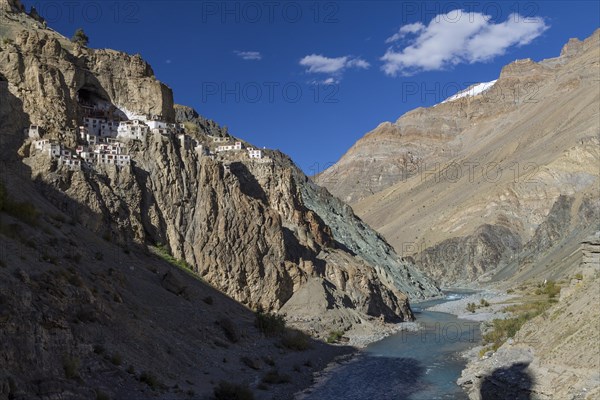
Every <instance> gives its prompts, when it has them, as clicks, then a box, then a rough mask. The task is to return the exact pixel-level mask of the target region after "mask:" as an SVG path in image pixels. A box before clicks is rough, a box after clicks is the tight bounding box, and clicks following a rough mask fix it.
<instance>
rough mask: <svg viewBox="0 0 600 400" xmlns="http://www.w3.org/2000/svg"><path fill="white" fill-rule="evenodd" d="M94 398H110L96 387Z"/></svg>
mask: <svg viewBox="0 0 600 400" xmlns="http://www.w3.org/2000/svg"><path fill="white" fill-rule="evenodd" d="M96 400H110V397H109V396H108V394H106V393H104V392H103V391H102V390H100V389H96Z"/></svg>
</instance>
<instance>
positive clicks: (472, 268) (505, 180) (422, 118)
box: [316, 31, 600, 284]
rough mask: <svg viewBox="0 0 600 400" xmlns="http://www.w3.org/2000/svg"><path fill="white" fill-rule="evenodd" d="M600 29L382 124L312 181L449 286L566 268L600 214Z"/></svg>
mask: <svg viewBox="0 0 600 400" xmlns="http://www.w3.org/2000/svg"><path fill="white" fill-rule="evenodd" d="M599 36H600V31H596V32H594V34H593V35H592V36H590V37H589V38H587V39H586V40H584V41H579V40H577V39H572V40H571V41H569V43H568V44H567V45H565V47H564V49H563V51H562V53H561V56H560V57H557V58H553V59H548V60H543V61H540V62H534V61H532V60H529V59H527V60H517V61H515V62H513V63H511V64H509V65H507V66H505V67H504V68H503V69H502V71H501V73H500V76H499V78H498V80H497V81H496V82H495V83H494V84H493V86H491V87H490V88H489V89H487V90H486V91H483V92H482V93H476V91H475V90H473V91H472V94H473V95H467V96H463V97H460V98H457V99H454V100H449V101H446V102H443V103H440V104H437V105H435V106H433V107H430V108H418V109H416V110H413V111H411V112H409V113H407V114H405V115H403V116H402V117H401V118H400V119H398V121H396V122H395V123H389V122H388V123H384V124H381V125H380V126H379V127H377V128H376V129H375V130H374V131H372V132H370V133H368V134H367V135H365V137H363V138H362V139H360V140H359V141H358V142H357V143H356V144H355V145H354V146H353V147H352V148H351V149H350V150H348V152H347V153H346V154H345V155H344V156H343V157H342V158H341V159H340V161H339V162H338V163H337V164H336V165H335V166H333V167H332V168H330V169H329V170H326V171H324V172H323V173H322V174H321V175H319V176H318V177H317V178H316V181H317V182H318V183H320V184H322V185H324V186H325V187H327V188H328V189H329V190H330V191H331V192H332V193H333V194H334V195H337V196H339V197H340V198H341V199H343V200H346V201H349V202H351V203H352V207H353V208H354V210H355V211H356V213H357V214H358V215H359V216H360V217H361V218H363V219H364V220H365V221H366V222H367V223H369V224H370V225H371V226H373V227H375V228H376V229H377V230H378V231H379V232H381V233H382V234H383V235H384V236H385V238H386V239H387V240H388V241H389V242H390V243H391V244H392V245H393V246H394V248H395V249H396V251H398V252H399V253H400V254H401V255H402V256H404V257H409V256H410V257H412V259H413V260H414V261H415V263H417V264H418V265H419V266H420V267H421V268H422V270H423V271H424V272H426V273H428V274H430V275H431V276H434V277H435V278H436V279H437V280H438V282H440V283H442V284H455V283H468V282H472V281H474V280H476V279H481V280H483V281H489V280H496V279H507V278H510V277H513V278H514V279H522V278H524V277H528V278H531V277H533V276H536V275H537V276H538V277H542V278H543V277H544V276H546V277H550V276H557V275H560V274H561V273H569V271H567V270H562V267H561V264H560V261H561V260H563V259H564V257H567V256H568V250H567V249H570V250H571V251H572V250H573V249H575V248H576V246H577V243H579V242H580V241H581V240H582V238H583V237H585V236H586V235H589V234H590V233H591V232H593V231H595V230H596V229H598V227H597V221H598V217H599V216H600V211H599V210H600V199H599V196H598V192H599V184H600V178H599V174H598V164H599V162H600V152H599V151H598V148H599V143H600V141H599V137H598V132H599V131H600V125H599V120H600V119H599V115H598V109H599V108H600V107H599V103H600V100H599V96H598V81H597V76H598V68H599V65H598V59H599V45H598V44H599V42H600V40H599ZM467 93H468V92H467ZM357 182H358V183H357ZM557 220H560V221H562V222H561V225H557V223H556V221H557ZM543 232H546V233H545V234H543ZM556 246H558V247H556ZM555 247H556V248H555ZM551 249H553V250H551ZM548 252H551V253H552V254H553V256H552V257H549V258H546V256H545V254H546V253H548ZM548 254H549V253H548ZM559 255H560V257H558V256H559ZM561 270H562V272H561Z"/></svg>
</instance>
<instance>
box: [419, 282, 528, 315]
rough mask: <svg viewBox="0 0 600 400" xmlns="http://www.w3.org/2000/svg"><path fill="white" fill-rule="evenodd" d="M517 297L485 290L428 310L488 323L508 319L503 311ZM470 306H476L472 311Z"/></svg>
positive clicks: (497, 291)
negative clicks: (469, 308)
mask: <svg viewBox="0 0 600 400" xmlns="http://www.w3.org/2000/svg"><path fill="white" fill-rule="evenodd" d="M517 297H518V296H516V295H514V294H507V293H506V292H503V291H499V290H492V289H484V290H481V291H479V292H476V293H473V294H470V295H467V296H464V297H462V298H459V299H457V300H454V301H449V302H446V303H441V304H436V305H434V306H431V307H428V308H427V309H428V310H429V311H436V312H444V313H448V314H452V315H456V316H457V317H458V318H459V319H466V320H470V321H477V322H486V321H491V320H493V319H495V318H506V317H507V316H508V315H509V314H508V313H506V312H504V311H503V310H504V308H505V307H506V305H507V304H508V303H509V302H511V301H512V300H514V299H515V298H517ZM469 304H475V307H474V308H473V309H472V311H469V310H468V305H469ZM485 304H487V305H485Z"/></svg>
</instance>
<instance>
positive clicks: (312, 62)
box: [300, 54, 371, 75]
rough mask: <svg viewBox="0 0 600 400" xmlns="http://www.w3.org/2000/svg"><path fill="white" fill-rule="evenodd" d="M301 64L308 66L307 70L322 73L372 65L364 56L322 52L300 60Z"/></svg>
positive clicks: (339, 72)
mask: <svg viewBox="0 0 600 400" xmlns="http://www.w3.org/2000/svg"><path fill="white" fill-rule="evenodd" d="M300 65H302V66H303V67H307V70H306V71H307V72H310V73H322V74H334V75H335V74H341V73H342V72H343V71H344V70H346V69H348V68H359V69H367V68H369V67H370V66H371V64H369V63H368V62H367V61H365V60H363V59H362V58H351V57H350V56H344V57H337V58H331V57H325V56H323V55H320V54H311V55H308V56H306V57H304V58H302V59H301V60H300Z"/></svg>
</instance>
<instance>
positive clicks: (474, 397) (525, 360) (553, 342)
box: [445, 277, 600, 400]
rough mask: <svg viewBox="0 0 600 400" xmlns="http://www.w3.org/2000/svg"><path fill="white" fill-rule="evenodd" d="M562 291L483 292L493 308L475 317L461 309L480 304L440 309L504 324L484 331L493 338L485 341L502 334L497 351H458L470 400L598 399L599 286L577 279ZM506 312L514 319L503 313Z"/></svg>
mask: <svg viewBox="0 0 600 400" xmlns="http://www.w3.org/2000/svg"><path fill="white" fill-rule="evenodd" d="M560 285H562V290H561V287H560V286H558V285H555V284H554V283H552V284H550V283H549V284H548V285H547V286H546V284H544V285H541V284H533V285H521V286H519V288H515V289H514V294H511V295H510V297H509V296H507V295H504V294H502V293H499V292H493V291H487V292H484V295H485V296H486V297H485V299H486V301H488V302H490V303H495V304H491V305H490V307H489V310H485V311H483V310H482V311H481V312H480V313H479V315H477V311H476V312H475V313H470V312H465V311H464V310H463V309H462V307H461V306H464V307H466V305H468V304H469V303H476V299H478V298H477V297H471V298H466V299H463V300H462V301H463V303H462V304H458V303H457V304H454V305H453V307H452V308H445V309H446V310H447V311H454V312H455V315H461V316H462V317H466V318H468V317H471V318H476V319H485V320H486V321H490V320H493V319H495V318H507V319H506V320H505V321H502V322H498V323H495V324H491V323H484V325H483V330H484V331H485V330H488V331H489V332H492V333H493V334H492V335H490V338H494V337H499V335H500V333H502V335H500V336H502V338H503V339H502V341H501V342H500V343H501V344H497V345H495V346H492V344H493V340H492V342H491V343H490V344H488V345H487V347H485V348H484V347H483V346H481V345H479V346H477V347H474V348H473V349H471V350H469V351H466V352H463V356H464V357H465V359H466V360H467V361H468V362H467V364H466V367H465V368H464V370H463V371H462V373H461V377H460V378H459V379H458V380H457V383H458V384H459V385H460V386H461V387H463V388H464V389H465V390H466V391H467V393H468V395H469V399H471V400H480V399H486V398H498V399H513V398H527V399H536V400H539V399H544V400H546V399H561V400H562V399H589V400H592V399H597V398H600V347H599V346H598V343H599V342H600V329H598V321H600V308H599V307H598V305H599V304H600V282H599V280H598V278H597V277H594V278H587V279H585V278H581V277H580V278H577V279H571V280H568V279H565V280H563V281H562V282H560ZM548 287H552V288H553V289H558V290H557V291H556V292H552V291H548V290H546V289H547V288H548ZM465 303H466V304H465ZM503 303H504V304H503ZM507 305H508V306H509V310H511V311H513V313H509V314H507V313H506V312H505V311H504V307H506V306H507ZM471 314H475V315H471ZM492 325H493V326H492ZM486 326H487V327H486ZM509 327H512V328H509ZM502 329H506V331H504V332H503V331H502ZM509 329H510V330H509ZM508 332H511V333H510V336H509V337H508V338H507V337H506V333H508Z"/></svg>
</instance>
